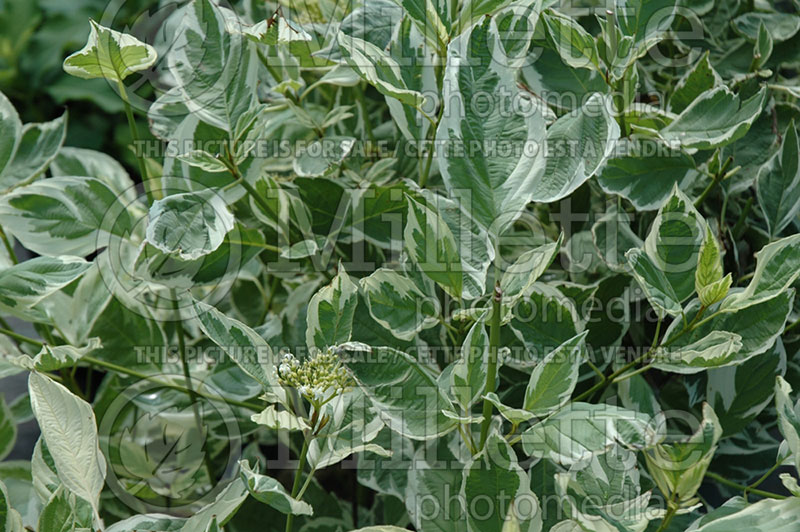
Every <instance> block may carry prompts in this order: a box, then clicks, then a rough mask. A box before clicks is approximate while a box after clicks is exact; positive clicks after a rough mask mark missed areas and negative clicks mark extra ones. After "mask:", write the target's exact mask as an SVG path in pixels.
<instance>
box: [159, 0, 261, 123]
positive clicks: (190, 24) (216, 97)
mask: <svg viewBox="0 0 800 532" xmlns="http://www.w3.org/2000/svg"><path fill="white" fill-rule="evenodd" d="M183 9H184V11H183V13H182V15H183V16H182V17H180V19H179V22H180V25H179V26H178V27H177V28H176V30H175V35H174V37H173V41H172V46H171V48H170V53H169V54H168V55H167V64H168V66H169V72H170V74H172V76H174V78H175V82H176V86H177V87H178V91H179V92H178V94H179V96H180V100H181V101H182V102H183V104H185V106H186V108H187V109H188V110H189V111H190V112H191V113H193V114H194V115H195V116H196V117H197V118H198V119H200V120H202V121H203V122H205V123H207V124H210V125H212V126H215V127H217V128H219V129H221V130H223V131H225V132H227V133H228V134H230V135H232V134H233V133H234V131H235V128H236V123H237V121H238V119H239V117H240V116H241V115H243V114H244V113H245V112H246V111H248V110H249V109H251V108H252V107H254V106H255V105H256V95H255V92H256V87H257V85H258V82H257V79H258V68H259V65H260V63H259V62H258V58H257V57H256V51H255V46H256V44H255V43H253V42H251V41H250V40H249V39H248V38H246V37H245V36H244V35H243V34H242V33H239V32H235V31H234V32H231V31H228V25H229V24H235V25H238V24H240V22H234V20H235V18H234V17H235V14H234V13H233V12H231V11H230V10H229V9H227V8H224V7H221V6H218V5H216V4H215V3H213V2H211V1H210V0H197V1H195V2H192V3H191V4H188V5H187V6H186V7H184V8H183ZM198 65H202V68H198Z"/></svg>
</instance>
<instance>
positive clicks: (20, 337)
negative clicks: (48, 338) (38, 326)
mask: <svg viewBox="0 0 800 532" xmlns="http://www.w3.org/2000/svg"><path fill="white" fill-rule="evenodd" d="M0 334H5V335H6V336H8V337H9V338H13V339H14V340H18V341H20V342H24V343H26V344H31V345H33V346H36V347H40V348H41V347H43V346H44V343H42V342H40V341H39V340H34V339H33V338H28V337H27V336H24V335H22V334H18V333H15V332H14V331H12V330H10V329H0Z"/></svg>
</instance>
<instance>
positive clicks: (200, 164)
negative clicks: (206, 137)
mask: <svg viewBox="0 0 800 532" xmlns="http://www.w3.org/2000/svg"><path fill="white" fill-rule="evenodd" d="M178 159H179V160H181V161H183V162H185V163H186V164H188V165H189V166H195V167H197V168H200V169H201V170H204V171H206V172H212V173H214V172H228V171H229V170H228V167H227V166H225V163H223V162H222V159H220V158H219V157H216V156H214V155H211V154H210V153H208V152H207V151H203V150H192V151H188V152H186V153H184V154H182V155H178Z"/></svg>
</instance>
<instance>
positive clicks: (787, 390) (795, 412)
mask: <svg viewBox="0 0 800 532" xmlns="http://www.w3.org/2000/svg"><path fill="white" fill-rule="evenodd" d="M791 393H792V387H791V385H790V384H789V383H788V382H786V381H785V380H784V379H783V377H781V376H780V375H779V376H778V377H777V378H776V381H775V409H776V410H777V411H778V427H779V428H780V431H781V434H783V437H784V439H785V440H786V443H787V444H788V446H789V450H790V451H791V453H792V456H793V457H794V463H795V467H796V468H797V470H798V471H799V472H800V399H798V400H797V401H796V402H794V401H792V398H791Z"/></svg>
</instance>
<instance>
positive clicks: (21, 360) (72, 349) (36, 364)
mask: <svg viewBox="0 0 800 532" xmlns="http://www.w3.org/2000/svg"><path fill="white" fill-rule="evenodd" d="M99 347H100V341H99V340H98V339H97V338H91V339H90V340H89V342H88V343H87V344H86V345H84V346H80V347H76V346H72V345H46V344H45V345H43V346H42V348H41V350H40V351H39V352H38V353H37V354H36V356H34V357H30V356H28V355H17V356H12V355H6V356H5V357H6V359H7V360H8V362H9V363H11V364H13V365H15V366H17V367H20V368H24V369H26V370H28V371H55V370H58V369H61V368H65V367H73V366H74V365H75V363H76V362H77V361H78V360H80V359H81V358H83V357H84V356H86V355H87V354H89V353H91V352H92V351H95V350H96V349H98V348H99Z"/></svg>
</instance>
